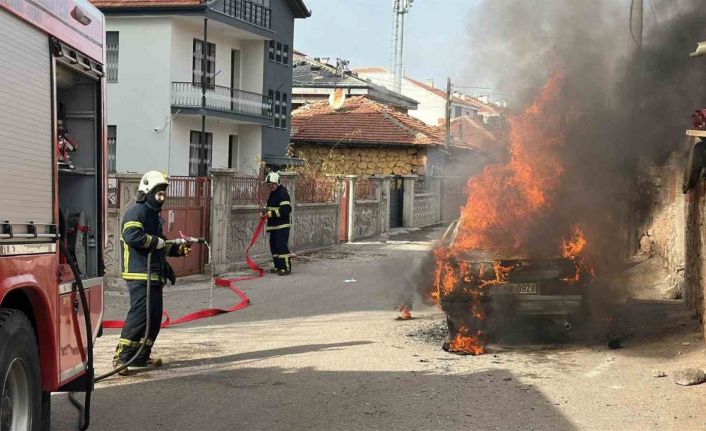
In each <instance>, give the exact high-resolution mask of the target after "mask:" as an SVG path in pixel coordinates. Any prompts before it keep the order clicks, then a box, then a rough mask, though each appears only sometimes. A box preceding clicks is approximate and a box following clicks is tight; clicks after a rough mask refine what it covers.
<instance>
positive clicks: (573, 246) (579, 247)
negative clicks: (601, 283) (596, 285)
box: [561, 226, 596, 284]
mask: <svg viewBox="0 0 706 431" xmlns="http://www.w3.org/2000/svg"><path fill="white" fill-rule="evenodd" d="M573 230H574V235H573V238H571V239H564V240H563V241H562V247H561V248H562V256H564V258H565V259H569V260H570V261H572V262H573V264H574V267H575V269H576V272H575V273H574V275H573V276H571V277H567V278H562V279H561V281H564V282H567V283H569V284H576V283H578V282H579V281H581V280H582V279H583V278H584V277H585V276H588V277H589V278H593V277H595V276H596V273H595V270H594V269H593V267H592V266H591V265H590V264H589V263H588V261H587V260H586V259H585V258H584V257H583V256H582V255H581V253H582V252H583V251H584V248H585V247H586V244H588V241H586V236H585V235H584V234H583V231H582V230H581V228H580V227H578V226H574V229H573Z"/></svg>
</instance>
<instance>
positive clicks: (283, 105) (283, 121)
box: [268, 90, 289, 129]
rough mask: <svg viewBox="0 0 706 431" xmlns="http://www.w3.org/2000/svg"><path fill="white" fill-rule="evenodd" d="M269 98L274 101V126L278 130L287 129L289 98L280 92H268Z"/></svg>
mask: <svg viewBox="0 0 706 431" xmlns="http://www.w3.org/2000/svg"><path fill="white" fill-rule="evenodd" d="M268 97H269V98H270V100H271V101H272V117H273V118H274V121H273V125H274V127H275V128H277V129H280V128H281V129H286V128H287V112H288V111H289V96H288V95H287V93H281V92H279V91H272V90H270V91H269V92H268Z"/></svg>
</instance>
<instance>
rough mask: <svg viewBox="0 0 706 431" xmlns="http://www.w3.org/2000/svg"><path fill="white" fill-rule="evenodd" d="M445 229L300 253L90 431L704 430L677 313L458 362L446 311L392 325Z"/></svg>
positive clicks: (176, 297) (105, 341)
mask: <svg viewBox="0 0 706 431" xmlns="http://www.w3.org/2000/svg"><path fill="white" fill-rule="evenodd" d="M441 232H442V228H438V227H437V228H431V229H425V230H412V231H403V232H401V233H399V234H398V235H392V236H390V237H389V240H387V241H384V239H383V241H379V240H369V241H364V242H359V243H351V244H344V245H340V246H336V247H333V248H331V249H327V250H324V251H320V252H316V253H313V254H308V255H303V256H299V257H298V258H297V259H296V260H295V261H294V273H293V274H292V276H290V277H277V276H275V275H272V274H267V275H266V276H265V277H264V278H262V279H258V280H254V281H247V282H244V283H242V284H241V285H240V287H241V288H242V290H243V291H244V292H245V293H246V294H247V295H248V296H249V297H250V299H251V301H252V305H251V306H250V307H248V308H246V309H244V310H241V311H239V312H235V313H232V314H228V315H224V316H220V317H216V318H213V319H211V320H206V321H203V320H202V321H198V322H194V323H191V324H187V325H183V326H178V327H172V328H168V329H164V330H162V333H161V334H160V336H159V339H158V340H157V343H156V348H155V351H154V353H155V355H157V356H159V357H162V358H163V359H164V360H165V362H166V364H165V366H164V367H163V368H162V369H160V370H158V371H154V372H150V373H143V374H139V375H135V376H131V377H116V378H110V379H108V380H107V381H104V382H101V383H99V384H98V385H97V387H96V391H95V393H94V398H93V400H94V401H93V414H92V425H91V429H96V430H136V429H145V430H146V429H169V430H194V429H196V430H231V429H243V430H457V429H475V430H495V429H499V430H520V429H521V430H528V429H532V430H573V429H577V430H578V429H587V430H608V429H621V430H646V429H650V430H671V429H674V430H677V429H679V430H696V429H703V420H702V411H701V402H699V399H702V397H703V396H704V392H705V391H706V388H705V387H704V386H703V385H702V386H693V387H683V386H678V385H676V384H674V382H673V381H672V379H671V374H670V373H671V372H672V371H673V370H676V369H678V368H680V367H682V366H690V365H691V366H693V365H698V364H699V361H701V360H703V357H704V352H705V350H704V348H703V343H702V342H701V336H700V334H699V332H698V326H699V323H698V321H697V320H695V319H692V318H690V316H689V313H688V311H687V308H686V306H684V305H683V304H682V303H681V302H679V301H662V302H659V303H656V305H653V306H652V307H651V308H649V310H648V311H647V312H646V313H638V315H639V316H641V317H640V318H639V319H637V323H636V325H635V326H632V327H631V328H632V329H631V332H630V333H629V334H626V336H625V339H624V341H623V348H621V349H617V350H610V349H608V347H607V346H606V344H605V343H601V342H582V341H577V342H572V343H562V344H556V345H544V344H531V345H526V344H525V345H510V346H490V348H489V352H488V353H487V354H485V355H482V356H477V357H474V356H458V355H453V354H449V353H446V352H444V351H442V350H441V343H442V341H443V338H444V336H445V334H444V331H445V324H444V322H445V317H444V314H443V313H442V312H441V311H440V310H438V309H435V308H432V307H428V306H424V305H422V304H421V303H420V300H419V298H418V296H416V295H415V300H414V309H413V310H412V312H413V316H414V319H413V320H411V321H398V320H395V317H396V316H397V310H396V305H397V304H399V303H401V302H403V301H405V300H407V299H408V298H409V297H410V295H411V294H412V292H415V291H416V285H415V282H416V281H417V280H418V279H419V278H420V277H419V274H418V273H417V272H415V271H414V269H415V268H419V265H420V263H421V260H422V258H423V257H424V256H425V255H427V253H428V251H429V249H430V248H431V247H432V245H433V239H435V238H437V237H438V236H439V235H440V234H441ZM165 292H166V295H165V296H166V298H165V302H166V309H167V310H168V311H169V312H170V314H171V316H172V318H174V317H178V316H179V315H181V314H184V313H185V312H188V311H193V310H195V309H198V308H203V307H208V306H209V304H210V302H211V293H212V295H213V296H212V298H213V299H212V301H213V304H214V305H215V306H227V305H230V304H231V303H232V302H233V301H235V299H233V298H234V296H233V295H232V294H231V293H230V292H229V291H227V290H226V289H222V288H214V289H213V291H211V289H210V288H209V283H208V280H207V279H204V278H200V279H198V278H197V279H190V280H188V281H187V283H184V284H181V285H180V284H177V286H175V287H169V288H166V289H165ZM126 303H127V297H126V296H125V295H123V294H122V293H121V292H119V291H116V290H112V291H109V292H107V294H106V318H107V319H114V318H123V317H124V313H125V310H126ZM633 323H634V322H633ZM117 337H118V333H117V331H115V330H110V331H106V334H105V335H104V336H103V337H102V338H100V339H99V340H98V343H97V346H96V350H95V351H96V370H97V373H103V372H106V371H108V370H109V369H110V363H111V359H112V354H113V350H114V348H115V343H116V340H117ZM655 369H663V370H664V371H665V372H666V374H667V377H664V378H657V377H653V370H655ZM52 409H53V411H52V418H53V421H52V426H53V428H52V429H55V430H70V429H75V427H76V425H75V424H76V421H77V414H76V411H75V410H74V409H73V407H72V406H71V405H70V404H69V401H68V400H67V397H66V395H65V394H56V395H53V396H52Z"/></svg>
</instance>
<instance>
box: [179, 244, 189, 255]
mask: <svg viewBox="0 0 706 431" xmlns="http://www.w3.org/2000/svg"><path fill="white" fill-rule="evenodd" d="M189 254H191V247H189V246H188V245H186V244H184V245H180V246H179V256H188V255H189Z"/></svg>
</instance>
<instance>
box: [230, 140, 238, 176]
mask: <svg viewBox="0 0 706 431" xmlns="http://www.w3.org/2000/svg"><path fill="white" fill-rule="evenodd" d="M239 139H240V138H239V137H238V135H230V138H229V140H228V167H229V168H231V169H238V155H239V153H240V141H239Z"/></svg>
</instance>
